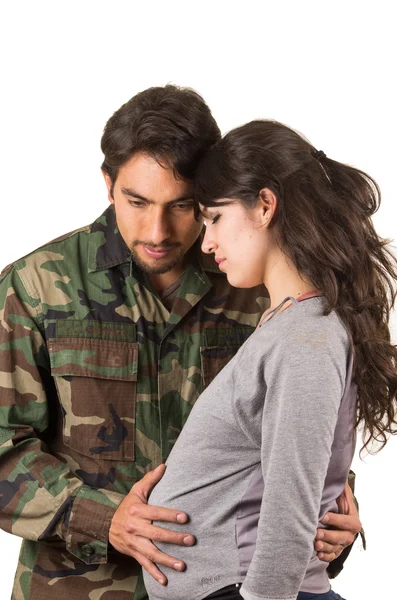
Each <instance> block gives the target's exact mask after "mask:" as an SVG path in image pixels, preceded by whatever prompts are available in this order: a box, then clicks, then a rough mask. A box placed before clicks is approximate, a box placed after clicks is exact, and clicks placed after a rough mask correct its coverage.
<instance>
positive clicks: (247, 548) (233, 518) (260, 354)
mask: <svg viewBox="0 0 397 600" xmlns="http://www.w3.org/2000/svg"><path fill="white" fill-rule="evenodd" d="M323 311H324V299H323V298H321V297H320V298H319V297H315V298H310V299H307V300H304V301H302V302H300V303H298V302H297V301H295V300H293V304H292V306H291V307H289V308H288V309H286V310H285V311H283V312H281V313H279V314H277V315H276V316H275V317H273V319H271V320H270V321H268V322H266V323H265V324H264V325H263V326H262V327H261V328H260V329H258V330H257V331H256V332H255V333H253V334H252V335H251V336H250V338H249V339H248V340H247V341H246V342H245V344H244V345H243V346H242V347H241V349H240V350H239V352H238V353H237V354H236V356H235V357H234V358H233V359H232V360H231V361H230V363H229V364H228V365H227V366H226V367H225V368H224V369H223V370H222V371H221V373H220V374H219V375H218V376H217V377H216V378H215V380H214V381H213V382H212V383H211V385H210V386H209V387H208V388H207V390H206V391H205V392H204V393H203V394H202V396H201V397H200V399H199V400H198V401H197V403H196V405H195V406H194V408H193V410H192V413H191V415H190V417H189V419H188V421H187V423H186V425H185V427H184V429H183V431H182V433H181V434H180V436H179V438H178V440H177V442H176V444H175V446H174V449H173V450H172V452H171V455H170V457H169V459H168V461H167V470H166V473H165V475H164V477H163V479H162V480H161V481H160V483H159V484H158V485H157V486H156V487H155V489H154V490H153V492H152V494H151V496H150V504H152V505H157V506H167V507H170V508H177V509H179V510H182V511H185V512H186V513H188V515H189V516H190V523H189V526H188V527H187V526H186V525H185V526H179V525H171V527H170V528H173V529H175V530H177V531H178V530H179V531H186V530H188V531H189V532H190V533H192V534H193V535H195V536H196V538H197V544H196V545H195V546H193V547H185V548H184V547H179V546H178V547H177V546H172V547H171V546H170V545H167V544H160V543H158V544H157V545H158V547H159V548H160V549H161V550H163V551H164V552H167V553H171V554H173V555H174V556H176V557H178V558H180V559H182V560H184V561H185V562H186V564H187V569H186V571H185V572H183V573H179V572H175V571H173V570H171V569H167V568H164V567H162V566H161V567H160V568H161V569H162V571H163V572H164V573H165V574H166V575H167V577H168V581H169V583H168V585H167V586H166V587H163V586H161V585H160V584H159V583H157V582H156V581H155V580H154V579H152V578H151V577H150V576H148V575H147V574H145V584H146V587H147V590H148V593H149V597H150V600H166V599H167V600H168V599H169V600H199V599H201V598H205V597H206V596H207V595H209V594H211V593H213V592H215V591H216V590H217V589H220V588H222V587H225V586H227V585H230V584H233V583H237V582H240V581H243V580H244V584H243V586H242V589H241V592H240V593H241V595H242V596H243V597H244V598H245V599H246V600H265V599H266V600H280V599H285V600H294V599H295V598H296V596H297V594H298V592H299V591H300V590H301V591H308V592H312V593H324V592H327V591H328V589H329V583H328V578H327V574H326V566H327V565H326V563H323V562H321V561H319V560H318V559H317V557H316V554H315V552H314V550H313V540H314V537H315V531H316V527H317V525H318V521H319V519H321V518H322V517H323V515H324V514H325V513H326V512H327V510H336V502H335V500H336V498H337V497H338V496H339V494H340V493H341V492H342V490H343V487H344V484H345V481H346V478H347V475H348V472H349V467H350V464H351V460H352V457H353V452H354V419H355V407H356V396H357V391H356V386H355V385H354V384H353V383H352V356H351V347H350V342H349V337H348V334H347V332H346V330H345V328H344V326H343V324H342V323H341V321H340V319H339V317H338V316H337V315H336V314H335V312H332V313H331V314H329V315H328V316H324V315H323ZM159 524H160V525H161V523H159ZM166 527H169V524H167V525H166Z"/></svg>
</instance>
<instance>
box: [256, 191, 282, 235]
mask: <svg viewBox="0 0 397 600" xmlns="http://www.w3.org/2000/svg"><path fill="white" fill-rule="evenodd" d="M258 203H259V211H260V218H261V220H262V223H263V225H264V226H265V227H269V225H270V223H271V222H272V220H273V219H274V215H275V214H276V211H277V206H278V200H277V196H276V194H274V193H273V192H272V191H271V190H269V188H262V189H261V191H260V192H259V196H258ZM273 222H274V221H273Z"/></svg>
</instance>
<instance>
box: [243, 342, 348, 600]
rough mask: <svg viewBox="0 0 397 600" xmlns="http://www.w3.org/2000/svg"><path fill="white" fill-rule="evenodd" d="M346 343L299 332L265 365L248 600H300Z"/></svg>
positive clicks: (246, 589)
mask: <svg viewBox="0 0 397 600" xmlns="http://www.w3.org/2000/svg"><path fill="white" fill-rule="evenodd" d="M346 357H347V348H346V344H345V343H344V342H343V340H340V339H337V337H336V336H335V339H333V337H332V336H331V337H330V338H328V337H327V335H319V336H318V337H317V338H316V336H315V335H313V332H310V333H309V332H305V331H303V332H302V331H301V332H300V333H299V334H292V335H291V336H288V339H286V338H285V337H284V339H281V340H279V341H278V342H277V343H276V344H275V348H274V352H272V355H271V357H270V358H269V360H267V361H266V365H265V366H264V381H266V385H265V384H263V394H264V398H262V402H263V403H264V407H263V419H262V431H261V436H262V441H261V461H262V470H263V478H264V482H265V487H264V495H263V500H262V505H261V512H260V518H259V523H258V537H257V544H256V550H255V553H254V556H253V560H252V562H251V564H250V567H249V569H248V573H247V577H246V579H245V581H244V584H243V586H242V590H241V595H242V596H243V597H244V598H245V599H246V600H265V599H266V600H276V599H277V600H295V598H296V597H297V594H298V592H299V589H300V586H301V583H302V581H303V578H304V575H305V572H306V569H307V566H308V564H309V561H310V558H311V555H312V553H313V540H314V537H315V532H316V527H317V524H318V518H319V512H320V504H321V498H322V491H323V487H324V481H325V477H326V474H327V469H328V464H329V460H330V455H331V447H332V443H333V438H334V431H335V426H336V422H337V418H338V410H339V406H340V401H341V398H342V395H343V390H344V385H345V379H346Z"/></svg>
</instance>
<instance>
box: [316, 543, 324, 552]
mask: <svg viewBox="0 0 397 600" xmlns="http://www.w3.org/2000/svg"><path fill="white" fill-rule="evenodd" d="M323 548H324V544H322V543H321V542H320V543H319V544H317V550H323Z"/></svg>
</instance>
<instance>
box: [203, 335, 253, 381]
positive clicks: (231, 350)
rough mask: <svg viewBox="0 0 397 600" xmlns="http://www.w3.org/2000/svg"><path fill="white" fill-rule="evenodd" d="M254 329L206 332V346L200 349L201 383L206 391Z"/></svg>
mask: <svg viewBox="0 0 397 600" xmlns="http://www.w3.org/2000/svg"><path fill="white" fill-rule="evenodd" d="M253 331H254V327H236V328H233V329H232V328H218V329H207V330H206V331H205V341H206V344H207V345H205V346H202V347H201V348H200V360H201V383H202V390H204V389H205V388H206V387H207V386H208V385H209V384H210V383H211V381H212V380H213V379H214V378H215V377H216V376H217V375H218V373H219V372H220V371H221V370H222V369H223V367H225V366H226V365H227V363H228V362H229V361H230V360H231V359H232V358H233V356H234V355H235V354H237V352H238V350H239V349H240V347H241V346H242V345H243V343H244V342H245V341H246V340H247V339H248V338H249V336H250V335H251V333H252V332H253Z"/></svg>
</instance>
